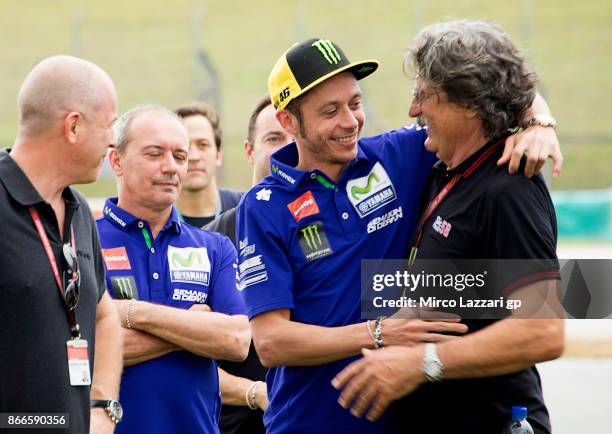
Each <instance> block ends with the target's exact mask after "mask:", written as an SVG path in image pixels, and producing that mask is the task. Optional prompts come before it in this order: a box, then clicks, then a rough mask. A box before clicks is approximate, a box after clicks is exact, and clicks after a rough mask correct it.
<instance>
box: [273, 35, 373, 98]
mask: <svg viewBox="0 0 612 434" xmlns="http://www.w3.org/2000/svg"><path fill="white" fill-rule="evenodd" d="M376 68H378V62H377V61H376V60H362V61H360V62H351V61H349V60H348V58H347V57H346V55H345V54H344V52H343V51H342V49H341V48H340V47H339V46H338V45H337V44H335V43H333V42H332V41H330V40H329V39H324V38H312V39H308V40H306V41H303V42H300V43H299V44H295V45H294V46H293V47H291V48H290V49H289V50H287V51H286V52H285V53H284V54H283V55H282V56H281V57H280V58H279V59H278V61H277V62H276V64H275V65H274V68H273V69H272V72H271V73H270V76H269V77H268V92H269V94H270V100H271V101H272V103H273V104H274V107H275V108H276V109H277V110H281V109H284V108H285V107H286V106H287V104H289V103H290V102H291V101H292V100H294V99H295V98H297V97H299V96H300V95H302V94H303V93H305V92H307V91H308V90H309V89H311V88H313V87H314V86H316V85H317V84H319V83H322V82H323V81H325V80H327V79H329V78H331V77H333V76H335V75H337V74H339V73H341V72H344V71H348V72H351V73H353V75H354V76H355V78H356V79H357V80H361V79H362V78H364V77H367V76H368V75H370V74H371V73H372V72H374V71H375V70H376Z"/></svg>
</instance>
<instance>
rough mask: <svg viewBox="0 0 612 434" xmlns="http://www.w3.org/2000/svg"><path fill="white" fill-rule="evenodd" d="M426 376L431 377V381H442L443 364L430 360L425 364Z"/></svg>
mask: <svg viewBox="0 0 612 434" xmlns="http://www.w3.org/2000/svg"><path fill="white" fill-rule="evenodd" d="M425 374H426V375H427V376H428V377H429V381H437V380H440V379H441V378H440V377H441V376H442V364H441V363H440V362H438V361H437V360H428V361H427V363H426V364H425Z"/></svg>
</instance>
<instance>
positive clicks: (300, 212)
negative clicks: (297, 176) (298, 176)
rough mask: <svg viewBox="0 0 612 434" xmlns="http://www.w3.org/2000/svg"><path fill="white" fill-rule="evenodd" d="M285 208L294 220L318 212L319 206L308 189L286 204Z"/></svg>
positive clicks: (297, 220)
mask: <svg viewBox="0 0 612 434" xmlns="http://www.w3.org/2000/svg"><path fill="white" fill-rule="evenodd" d="M287 208H289V211H291V215H292V216H293V218H294V219H295V221H296V222H299V221H300V220H302V219H303V218H304V217H307V216H309V215H314V214H319V206H318V205H317V201H316V200H315V198H314V196H313V195H312V193H311V192H310V190H308V191H307V192H306V193H304V194H303V195H301V196H300V197H299V198H297V199H296V200H294V201H293V202H291V203H290V204H289V205H287Z"/></svg>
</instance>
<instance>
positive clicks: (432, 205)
mask: <svg viewBox="0 0 612 434" xmlns="http://www.w3.org/2000/svg"><path fill="white" fill-rule="evenodd" d="M504 141H505V139H502V140H500V141H499V142H497V143H496V144H495V145H493V146H491V147H490V148H489V149H487V150H486V151H485V152H483V153H482V155H481V156H480V157H478V159H477V160H476V161H474V162H473V163H472V164H471V165H470V167H468V168H467V170H466V171H465V172H463V173H458V174H456V175H455V176H453V177H452V179H451V180H450V181H449V182H447V183H446V185H445V186H444V187H443V188H442V190H440V192H439V193H438V194H437V195H436V196H435V197H434V198H433V199H432V200H431V202H429V205H427V208H425V211H423V214H422V215H421V219H420V220H419V224H418V225H417V231H416V237H415V241H414V244H413V245H412V248H411V249H410V256H409V257H408V263H409V264H410V265H412V264H414V260H415V259H416V254H417V251H418V249H419V245H420V244H421V237H422V236H423V228H424V227H425V223H426V222H427V221H428V220H429V219H430V218H431V216H432V214H433V213H434V211H435V210H436V209H437V208H438V207H439V206H440V204H441V203H442V201H443V200H444V199H446V197H447V196H448V193H450V191H451V190H452V189H453V187H454V186H455V185H457V183H458V182H459V180H460V179H461V178H467V177H469V176H470V175H471V174H472V172H474V170H476V169H477V168H478V166H480V165H481V164H482V163H483V162H484V161H485V160H486V159H487V158H489V157H490V156H491V154H493V152H495V151H496V150H497V149H498V148H499V147H500V146H501V145H502V144H503V143H504Z"/></svg>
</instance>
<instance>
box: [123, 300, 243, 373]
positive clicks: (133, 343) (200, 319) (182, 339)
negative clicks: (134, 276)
mask: <svg viewBox="0 0 612 434" xmlns="http://www.w3.org/2000/svg"><path fill="white" fill-rule="evenodd" d="M131 303H132V304H131V307H130V323H131V325H132V329H128V328H127V324H126V321H125V318H126V309H127V304H128V301H126V300H115V306H116V307H117V310H118V312H119V319H120V321H121V325H122V326H123V336H124V342H125V343H124V356H123V357H124V364H125V366H129V365H133V364H136V363H141V362H144V361H146V360H150V359H154V358H156V357H160V356H162V355H164V354H168V353H170V352H172V351H177V350H186V351H189V352H192V353H194V354H197V355H199V356H203V357H209V358H214V359H224V360H231V361H237V362H239V361H242V360H244V359H245V358H246V356H247V354H248V350H249V344H250V341H251V335H250V331H249V324H248V321H247V318H246V316H245V315H225V314H221V313H217V312H210V309H209V308H208V307H207V306H206V307H204V306H203V305H194V306H192V308H191V309H178V308H174V307H170V306H163V305H158V304H154V303H148V302H145V301H138V300H133V301H132V302H131Z"/></svg>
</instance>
